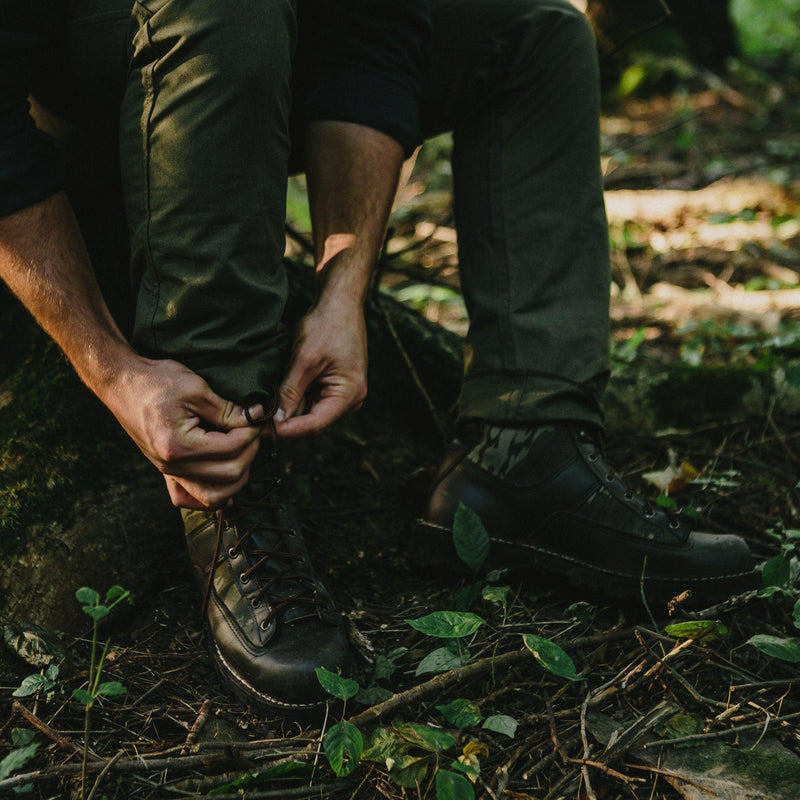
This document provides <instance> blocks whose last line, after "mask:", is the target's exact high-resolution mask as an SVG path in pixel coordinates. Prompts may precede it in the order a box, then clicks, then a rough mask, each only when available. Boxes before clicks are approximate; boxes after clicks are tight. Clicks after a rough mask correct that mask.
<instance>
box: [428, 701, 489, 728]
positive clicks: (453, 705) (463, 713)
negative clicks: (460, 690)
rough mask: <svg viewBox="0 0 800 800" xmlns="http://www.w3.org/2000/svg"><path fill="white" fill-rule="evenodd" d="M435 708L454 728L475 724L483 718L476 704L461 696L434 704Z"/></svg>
mask: <svg viewBox="0 0 800 800" xmlns="http://www.w3.org/2000/svg"><path fill="white" fill-rule="evenodd" d="M436 710H437V711H439V712H440V713H441V715H442V716H443V717H444V718H445V719H446V720H447V721H448V722H449V723H450V724H451V725H453V726H454V727H456V728H467V727H469V726H470V725H477V724H479V723H480V721H481V720H482V719H483V716H482V715H481V712H480V709H479V708H478V706H477V705H475V703H473V702H472V700H467V699H466V698H463V697H459V698H457V699H456V700H451V701H450V702H449V703H447V704H445V705H440V706H436Z"/></svg>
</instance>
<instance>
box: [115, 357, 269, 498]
mask: <svg viewBox="0 0 800 800" xmlns="http://www.w3.org/2000/svg"><path fill="white" fill-rule="evenodd" d="M103 400H104V402H106V404H107V405H108V407H109V408H110V409H111V411H112V412H113V413H114V415H115V416H116V417H117V419H118V420H119V422H120V423H121V425H122V427H123V428H125V430H126V431H127V432H128V434H129V435H130V437H131V438H132V439H133V440H134V441H135V442H136V444H137V445H138V446H139V448H140V449H141V451H142V452H143V453H144V454H145V455H146V456H147V458H148V459H150V461H152V462H153V464H155V466H156V467H158V469H159V470H160V471H161V472H162V473H163V474H164V478H165V479H166V482H167V489H168V491H169V496H170V499H171V500H172V502H173V503H174V504H175V505H176V506H181V507H183V508H194V509H210V508H217V507H219V506H221V505H224V504H225V503H226V502H227V501H228V500H229V499H230V498H231V497H232V496H233V495H234V494H236V492H238V491H239V490H240V489H241V488H242V487H243V486H244V485H245V484H246V483H247V479H248V477H249V469H250V462H251V461H252V460H253V457H254V456H255V454H256V452H257V451H258V446H259V440H258V429H257V428H254V427H251V426H250V425H249V424H248V422H247V419H246V417H245V413H244V409H243V408H242V407H240V406H237V405H236V404H235V403H232V402H229V401H226V400H224V399H223V398H221V397H220V396H219V395H217V394H215V393H214V392H213V391H212V390H211V389H210V388H209V386H208V384H207V383H206V382H205V381H204V380H203V379H202V378H201V377H200V376H199V375H196V374H195V373H194V372H192V371H191V370H189V369H188V368H186V367H184V366H183V365H182V364H179V363H178V362H176V361H167V360H164V361H152V360H149V359H139V360H138V361H137V362H136V364H135V367H134V368H133V369H130V370H126V371H124V372H123V373H122V374H121V375H120V378H119V381H118V382H117V383H116V384H115V385H114V387H113V388H112V389H111V390H110V391H109V393H108V395H107V396H106V397H104V398H103ZM251 411H253V413H254V416H259V415H260V413H261V412H260V411H259V410H253V409H251Z"/></svg>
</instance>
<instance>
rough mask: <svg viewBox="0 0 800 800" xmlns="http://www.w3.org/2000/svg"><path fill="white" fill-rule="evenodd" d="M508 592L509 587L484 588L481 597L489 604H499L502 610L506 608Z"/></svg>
mask: <svg viewBox="0 0 800 800" xmlns="http://www.w3.org/2000/svg"><path fill="white" fill-rule="evenodd" d="M510 591H511V587H510V586H484V587H483V591H482V592H481V596H482V597H483V599H484V600H488V601H489V602H490V603H499V604H500V605H501V606H503V608H506V606H507V604H508V593H509V592H510Z"/></svg>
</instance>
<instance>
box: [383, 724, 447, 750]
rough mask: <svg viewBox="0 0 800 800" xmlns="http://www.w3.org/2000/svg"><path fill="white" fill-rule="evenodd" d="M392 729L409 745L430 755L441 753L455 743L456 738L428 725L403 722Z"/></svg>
mask: <svg viewBox="0 0 800 800" xmlns="http://www.w3.org/2000/svg"><path fill="white" fill-rule="evenodd" d="M393 727H394V729H395V730H396V731H397V733H398V734H399V735H400V736H402V737H403V739H405V740H406V741H407V742H408V743H409V744H413V745H415V746H416V747H421V748H422V749H423V750H427V751H429V752H431V753H441V752H442V751H443V750H447V749H448V748H450V747H452V746H453V745H454V744H455V743H456V737H455V736H453V734H452V733H449V732H448V731H444V730H442V729H441V728H433V727H431V726H430V725H418V724H417V723H415V722H403V723H399V724H396V725H394V726H393Z"/></svg>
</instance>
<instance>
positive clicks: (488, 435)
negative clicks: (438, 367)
mask: <svg viewBox="0 0 800 800" xmlns="http://www.w3.org/2000/svg"><path fill="white" fill-rule="evenodd" d="M460 503H463V504H464V505H466V506H468V507H470V508H471V509H472V510H473V511H475V512H476V513H477V514H478V516H479V517H480V518H481V520H482V521H483V523H484V525H485V526H486V528H487V530H488V532H489V537H490V542H491V545H490V551H489V557H488V559H487V566H488V567H510V568H523V569H526V568H533V569H534V570H538V571H541V572H548V573H553V574H555V575H558V576H561V577H563V578H566V579H567V580H568V581H570V582H571V583H573V584H576V585H578V586H585V587H589V588H592V589H596V590H600V591H601V592H604V593H606V594H611V595H616V596H621V595H638V594H639V592H640V586H641V587H643V588H644V590H645V592H646V593H647V594H648V595H649V596H650V597H652V598H657V599H669V598H671V597H674V596H676V595H678V594H680V593H681V592H683V591H684V590H687V589H689V590H691V591H692V593H693V595H694V596H695V597H698V598H702V599H704V600H715V599H724V598H726V597H729V596H730V595H732V594H735V593H737V592H740V591H744V590H746V589H751V588H757V587H758V586H759V585H760V580H759V574H758V571H757V570H755V569H754V565H753V558H752V556H751V554H750V550H749V548H748V546H747V544H746V542H745V541H744V539H742V538H741V537H740V536H737V535H733V534H713V533H703V532H700V531H693V530H692V529H691V522H692V520H690V519H689V518H688V517H685V516H683V515H680V514H675V513H671V512H668V511H664V510H662V509H659V508H656V507H655V506H654V505H653V504H652V503H650V502H648V501H647V500H645V499H643V498H642V497H640V496H638V495H637V494H635V493H634V492H632V491H631V490H630V489H629V487H628V486H627V485H626V484H625V482H624V481H623V480H622V479H621V478H620V477H619V475H617V473H616V472H615V471H614V469H613V468H612V467H610V466H609V465H608V463H607V462H606V460H605V457H604V455H603V452H602V448H601V444H600V438H599V435H598V433H597V432H596V431H593V430H591V429H590V428H588V427H584V426H581V425H578V424H571V423H553V424H547V425H541V426H539V427H537V428H531V429H527V430H525V429H521V428H511V427H509V428H498V427H494V426H486V427H485V428H484V432H483V436H482V437H481V438H480V439H479V440H478V441H477V442H474V441H473V442H472V443H471V444H465V443H463V442H458V441H457V442H455V443H454V444H453V445H452V446H451V448H450V450H449V451H448V454H447V456H446V458H445V460H444V462H443V464H442V466H441V467H440V469H439V472H438V474H437V476H436V478H435V480H434V483H433V486H432V488H431V491H430V494H429V496H428V500H427V504H426V507H425V511H424V513H423V515H422V518H421V519H420V520H418V522H417V526H416V536H415V541H414V542H413V546H412V548H411V551H412V553H414V554H415V555H414V557H415V558H416V560H417V561H418V562H422V563H427V564H432V565H433V564H448V563H449V564H453V563H457V562H458V557H457V555H456V552H455V548H454V546H453V540H452V537H453V519H454V515H455V512H456V509H457V508H458V506H459V504H460Z"/></svg>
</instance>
